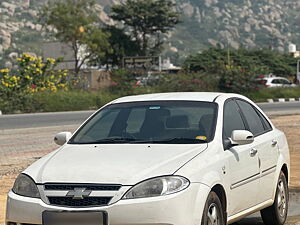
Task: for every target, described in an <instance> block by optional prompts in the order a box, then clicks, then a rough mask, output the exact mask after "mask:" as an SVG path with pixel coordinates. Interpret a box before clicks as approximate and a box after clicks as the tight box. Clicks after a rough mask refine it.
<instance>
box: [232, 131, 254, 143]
mask: <svg viewBox="0 0 300 225" xmlns="http://www.w3.org/2000/svg"><path fill="white" fill-rule="evenodd" d="M253 141H254V136H253V134H252V133H251V132H250V131H247V130H234V131H232V133H231V142H232V144H233V145H247V144H251V143H252V142H253Z"/></svg>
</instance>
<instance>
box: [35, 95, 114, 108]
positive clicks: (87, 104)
mask: <svg viewBox="0 0 300 225" xmlns="http://www.w3.org/2000/svg"><path fill="white" fill-rule="evenodd" d="M117 97H118V96H116V95H112V94H110V93H108V92H105V91H102V92H99V91H90V92H88V91H68V92H63V91H58V92H43V93H36V94H35V95H34V96H33V100H34V102H35V104H37V105H38V107H36V108H37V110H36V111H41V112H57V111H80V110H90V109H98V108H100V107H101V106H103V105H105V104H106V103H107V102H110V101H112V100H113V99H115V98H117Z"/></svg>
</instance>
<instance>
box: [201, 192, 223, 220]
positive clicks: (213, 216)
mask: <svg viewBox="0 0 300 225" xmlns="http://www.w3.org/2000/svg"><path fill="white" fill-rule="evenodd" d="M201 225H225V219H224V210H223V207H222V204H221V201H220V199H219V197H218V195H217V194H216V193H215V192H213V191H212V192H210V193H209V195H208V197H207V200H206V203H205V207H204V210H203V215H202V220H201Z"/></svg>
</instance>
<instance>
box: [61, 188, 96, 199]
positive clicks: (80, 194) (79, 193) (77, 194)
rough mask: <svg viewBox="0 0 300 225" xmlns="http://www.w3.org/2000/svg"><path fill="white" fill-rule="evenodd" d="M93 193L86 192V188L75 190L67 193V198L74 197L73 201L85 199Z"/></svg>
mask: <svg viewBox="0 0 300 225" xmlns="http://www.w3.org/2000/svg"><path fill="white" fill-rule="evenodd" d="M91 193H92V191H90V190H86V188H74V190H72V191H69V192H68V193H67V197H72V198H73V199H83V198H85V197H88V196H90V194H91Z"/></svg>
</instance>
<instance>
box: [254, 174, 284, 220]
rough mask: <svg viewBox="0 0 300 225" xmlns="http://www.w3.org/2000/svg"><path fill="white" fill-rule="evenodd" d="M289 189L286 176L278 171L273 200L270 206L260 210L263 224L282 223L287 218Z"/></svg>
mask: <svg viewBox="0 0 300 225" xmlns="http://www.w3.org/2000/svg"><path fill="white" fill-rule="evenodd" d="M288 200H289V191H288V185H287V181H286V177H285V175H284V173H283V172H281V173H280V176H279V179H278V183H277V189H276V195H275V201H274V203H273V205H271V206H270V207H268V208H266V209H263V210H261V211H260V213H261V217H262V219H263V221H264V224H265V225H283V224H284V223H285V221H286V218H287V212H288Z"/></svg>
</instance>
